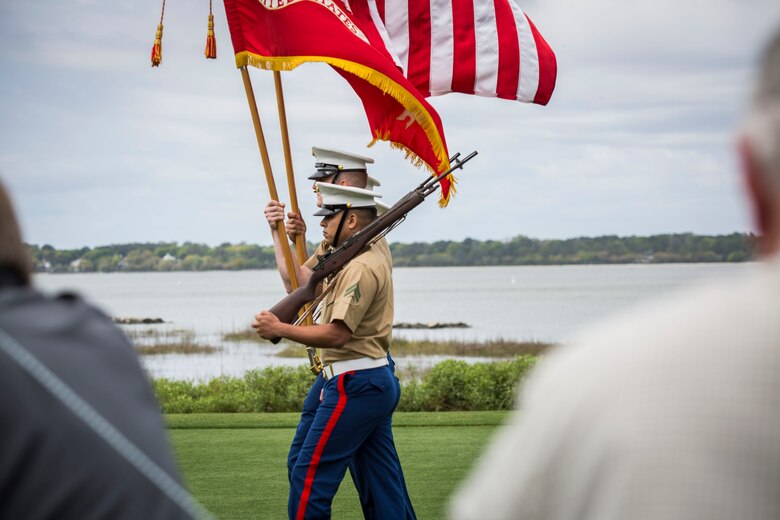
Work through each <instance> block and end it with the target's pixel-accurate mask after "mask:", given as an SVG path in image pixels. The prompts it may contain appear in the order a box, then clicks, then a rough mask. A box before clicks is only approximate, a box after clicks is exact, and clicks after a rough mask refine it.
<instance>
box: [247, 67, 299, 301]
mask: <svg viewBox="0 0 780 520" xmlns="http://www.w3.org/2000/svg"><path fill="white" fill-rule="evenodd" d="M241 78H242V79H243V80H244V90H246V98H247V101H248V102H249V111H250V112H251V113H252V123H253V124H254V126H255V136H256V137H257V146H258V148H260V158H261V159H262V160H263V169H264V170H265V180H266V182H267V183H268V191H269V192H270V193H271V199H272V200H275V201H277V202H278V201H279V194H278V193H277V191H276V182H274V174H273V172H272V171H271V160H270V159H269V158H268V147H267V146H266V144H265V135H264V134H263V127H262V125H261V124H260V113H259V112H258V111H257V102H256V101H255V93H254V91H253V90H252V82H251V81H250V80H249V71H248V70H247V69H246V67H245V66H244V67H241ZM276 230H277V231H278V233H279V239H280V240H279V242H280V243H281V247H282V254H283V255H284V263H285V265H286V266H287V273H288V275H289V277H290V285H291V286H292V288H293V290H295V289H297V288H298V276H297V275H296V274H295V265H294V264H293V257H292V251H291V250H290V243H289V242H288V241H287V233H286V232H285V230H284V221H281V220H280V221H279V222H277V223H276Z"/></svg>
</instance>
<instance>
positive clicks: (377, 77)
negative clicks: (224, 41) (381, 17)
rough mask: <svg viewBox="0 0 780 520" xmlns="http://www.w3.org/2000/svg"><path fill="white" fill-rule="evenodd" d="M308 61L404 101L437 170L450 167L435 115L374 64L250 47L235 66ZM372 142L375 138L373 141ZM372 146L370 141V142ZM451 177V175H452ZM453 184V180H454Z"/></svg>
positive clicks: (284, 66)
mask: <svg viewBox="0 0 780 520" xmlns="http://www.w3.org/2000/svg"><path fill="white" fill-rule="evenodd" d="M309 62H321V63H327V64H328V65H332V66H334V67H338V68H340V69H342V70H344V71H346V72H349V73H350V74H354V75H355V76H357V77H359V78H361V79H364V80H366V81H368V82H369V83H370V84H372V85H374V86H375V87H377V88H378V89H380V90H381V91H382V92H383V93H385V94H389V95H390V96H391V97H393V98H394V99H395V100H396V101H398V102H399V103H401V105H403V107H404V108H405V109H406V110H408V111H409V113H410V114H412V116H414V119H415V121H416V122H417V123H418V124H419V125H420V126H421V127H422V129H423V132H425V136H426V137H427V138H428V141H429V142H430V143H431V146H432V147H433V151H434V153H435V154H436V158H437V159H438V161H439V164H438V165H437V167H438V168H437V171H440V172H443V171H445V170H447V169H448V168H449V158H448V157H447V151H446V150H445V149H444V143H443V141H442V139H441V136H440V135H439V130H438V128H436V123H434V122H433V118H432V117H431V115H430V113H429V112H428V111H427V110H426V109H425V107H424V106H422V104H421V103H420V102H419V101H418V100H417V98H415V97H414V96H413V95H412V94H410V93H409V92H408V91H407V90H406V89H405V88H403V87H401V86H400V85H399V84H398V83H396V82H395V81H393V80H391V79H390V78H388V77H387V76H385V75H384V74H382V73H381V72H378V71H376V70H374V69H372V68H369V67H366V66H364V65H361V64H359V63H355V62H352V61H348V60H342V59H339V58H331V57H328V56H286V57H265V56H260V55H259V54H254V53H251V52H249V51H242V52H239V53H238V54H236V67H245V66H247V65H250V66H252V67H256V68H259V69H265V70H277V71H286V70H293V69H295V68H296V67H298V66H299V65H302V64H304V63H309ZM388 138H389V135H386V136H375V138H374V141H376V140H377V139H379V140H383V141H386V140H388ZM372 144H373V142H372ZM369 146H370V145H369ZM390 146H391V147H393V148H396V149H400V150H403V151H405V152H406V154H407V158H408V159H411V160H412V162H413V163H415V165H417V163H418V162H420V163H423V161H422V159H420V158H419V157H417V155H416V154H415V153H414V152H412V151H411V150H409V149H408V148H406V147H405V146H403V145H402V144H400V143H395V142H391V143H390ZM450 177H451V175H450ZM453 185H454V183H453ZM447 199H448V200H441V201H439V204H440V205H441V206H442V207H444V206H446V205H447V202H449V197H448V198H447Z"/></svg>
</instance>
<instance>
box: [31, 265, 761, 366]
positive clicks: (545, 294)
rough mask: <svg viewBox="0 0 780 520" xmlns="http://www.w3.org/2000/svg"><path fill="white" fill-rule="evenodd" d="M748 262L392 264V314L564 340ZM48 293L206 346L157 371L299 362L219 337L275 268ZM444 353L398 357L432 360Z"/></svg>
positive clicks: (138, 278)
mask: <svg viewBox="0 0 780 520" xmlns="http://www.w3.org/2000/svg"><path fill="white" fill-rule="evenodd" d="M747 266H748V264H628V265H587V266H512V267H438V268H397V269H395V270H394V283H395V321H396V323H399V322H412V323H417V322H422V323H428V322H463V323H466V324H468V325H469V328H463V329H461V328H451V329H433V330H428V329H424V330H406V329H404V330H398V329H396V330H395V332H394V336H395V337H403V338H407V339H423V338H427V339H432V340H448V339H454V340H476V341H484V340H490V339H506V340H517V341H525V340H539V341H548V342H564V341H566V340H568V339H570V338H572V336H573V335H574V334H575V333H576V332H577V331H578V330H579V329H581V328H582V327H583V326H586V325H587V324H589V323H591V322H593V321H595V320H598V319H602V318H604V317H606V316H608V315H609V314H611V313H613V312H615V311H618V310H620V309H623V308H626V307H628V306H631V305H635V304H637V303H639V302H641V301H643V300H647V299H650V298H655V297H658V296H661V295H663V294H666V293H669V292H672V291H675V290H679V289H681V288H683V287H686V286H690V285H693V284H696V283H699V282H701V281H703V280H706V279H708V278H712V277H719V276H729V275H731V274H736V273H738V272H740V271H741V270H744V269H745V268H746V267H747ZM34 283H35V284H36V286H37V287H38V288H39V289H41V290H43V291H45V292H50V293H55V292H60V291H71V292H77V293H79V294H81V295H83V296H84V297H86V298H87V299H88V300H89V301H91V302H92V303H93V304H96V305H97V306H99V307H101V308H102V309H103V310H104V311H105V312H106V313H107V314H109V315H111V316H115V317H138V318H147V317H151V318H161V319H162V320H164V321H165V323H164V324H162V325H128V326H124V328H125V330H128V331H132V330H142V329H151V330H153V331H160V332H165V331H169V332H170V331H179V332H181V331H189V332H191V333H192V334H194V336H195V338H196V340H197V341H199V342H202V343H204V344H208V345H212V346H214V347H216V348H217V351H216V352H214V353H211V354H187V355H185V354H164V355H155V356H144V357H143V363H144V366H145V368H146V369H147V371H148V372H149V373H150V375H151V376H153V377H168V378H172V379H191V380H198V381H203V380H207V379H210V378H212V377H217V376H220V375H230V376H241V375H242V374H243V373H244V372H245V371H246V370H249V369H254V368H263V367H266V366H271V365H297V364H302V363H305V360H303V359H299V358H282V357H278V356H276V355H275V354H276V353H277V352H278V351H279V350H280V347H277V346H274V345H272V344H271V343H268V342H266V343H261V344H258V343H254V342H231V341H225V340H224V338H223V335H224V334H225V333H228V332H238V331H244V330H247V329H249V325H250V323H251V321H252V317H253V316H254V314H255V313H257V312H259V311H260V310H262V309H267V308H269V307H271V306H272V305H273V304H275V303H276V302H277V301H278V300H279V299H281V298H282V297H283V296H284V292H283V290H282V285H281V281H280V279H279V275H278V274H277V273H276V271H272V270H262V271H209V272H154V273H73V274H37V275H36V276H35V278H34ZM440 359H441V357H433V356H425V357H415V358H405V359H404V358H401V359H397V361H398V362H399V365H400V366H405V365H410V364H411V365H415V366H419V367H424V366H429V365H430V364H433V363H435V362H437V361H439V360H440Z"/></svg>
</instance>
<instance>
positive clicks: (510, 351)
mask: <svg viewBox="0 0 780 520" xmlns="http://www.w3.org/2000/svg"><path fill="white" fill-rule="evenodd" d="M553 346H554V344H553V343H545V342H542V341H511V340H504V339H496V340H489V341H482V342H477V341H460V340H446V341H434V340H429V339H423V340H408V339H403V338H396V339H394V340H393V344H392V346H391V347H390V352H391V353H392V354H393V356H395V357H403V356H469V357H496V358H509V357H512V356H523V355H528V356H538V355H540V354H543V353H545V352H546V351H548V350H549V349H550V348H552V347H553ZM276 355H277V356H279V357H294V358H297V357H306V351H305V349H304V348H303V346H302V345H299V344H289V345H287V346H286V347H285V348H284V349H282V350H281V351H280V352H278V353H277V354H276Z"/></svg>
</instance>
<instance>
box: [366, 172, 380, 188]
mask: <svg viewBox="0 0 780 520" xmlns="http://www.w3.org/2000/svg"><path fill="white" fill-rule="evenodd" d="M381 185H382V183H381V182H379V181H378V180H377V179H375V178H373V177H372V176H370V175H368V178H367V179H366V189H367V190H371V191H374V188H378V187H379V186H381Z"/></svg>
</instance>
